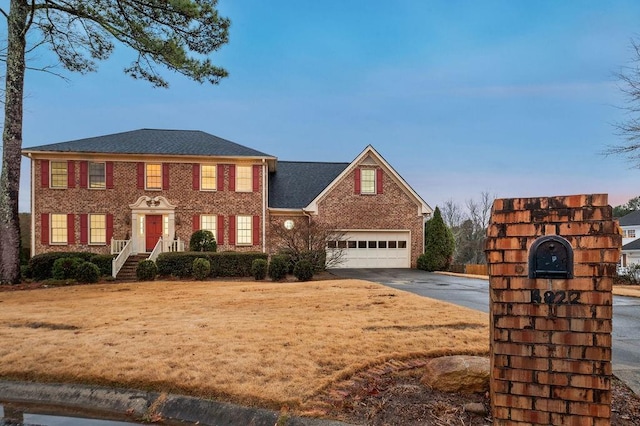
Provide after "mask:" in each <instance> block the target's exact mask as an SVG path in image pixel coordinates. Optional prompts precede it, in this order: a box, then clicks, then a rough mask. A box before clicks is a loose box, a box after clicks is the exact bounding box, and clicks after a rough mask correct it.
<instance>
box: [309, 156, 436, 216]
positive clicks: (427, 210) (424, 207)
mask: <svg viewBox="0 0 640 426" xmlns="http://www.w3.org/2000/svg"><path fill="white" fill-rule="evenodd" d="M367 155H372V156H374V157H376V158H377V160H378V161H379V162H380V164H381V165H382V166H383V167H384V168H385V169H386V170H387V171H388V172H389V173H390V174H391V176H392V177H393V178H394V179H395V180H396V181H397V182H399V183H400V185H401V186H402V188H403V189H404V190H405V192H406V193H408V194H409V195H410V196H412V197H413V198H414V199H415V200H416V201H417V202H418V204H419V207H418V215H423V216H430V215H431V214H433V209H432V208H431V206H429V204H427V203H426V202H425V201H424V200H423V199H422V197H420V195H418V193H417V192H416V191H414V189H413V188H412V187H411V185H409V184H408V183H407V182H406V181H405V180H404V179H403V178H402V176H400V175H399V174H398V172H396V171H395V169H394V168H393V167H391V165H390V164H389V163H388V162H387V160H385V159H384V157H383V156H382V155H380V153H378V151H376V150H375V148H374V147H373V146H371V145H368V146H367V147H366V148H365V149H364V151H362V152H361V153H360V155H358V156H357V157H356V158H355V159H354V160H353V161H352V162H351V163H350V164H349V165H348V166H347V167H346V168H345V169H344V170H343V171H342V173H340V174H339V175H338V177H336V178H335V179H334V180H333V182H331V183H330V184H329V185H328V186H327V187H326V188H325V189H324V190H323V191H322V192H321V193H320V194H318V196H317V197H316V198H314V199H313V200H312V201H311V203H309V205H308V206H307V207H305V208H304V210H305V211H308V212H313V213H317V212H318V203H319V202H320V200H322V198H324V196H325V195H327V193H329V192H330V191H331V190H332V189H333V188H334V187H335V186H336V185H337V184H338V182H340V181H341V180H342V179H344V178H345V177H346V176H347V175H348V174H349V173H351V171H352V170H353V169H355V168H356V167H357V165H358V163H359V162H360V161H361V160H362V159H364V158H365V157H366V156H367Z"/></svg>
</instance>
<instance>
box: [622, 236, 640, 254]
mask: <svg viewBox="0 0 640 426" xmlns="http://www.w3.org/2000/svg"><path fill="white" fill-rule="evenodd" d="M626 250H640V238H638V239H637V240H633V241H631V242H630V243H627V244H625V245H623V246H622V251H626Z"/></svg>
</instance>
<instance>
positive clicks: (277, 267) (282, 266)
mask: <svg viewBox="0 0 640 426" xmlns="http://www.w3.org/2000/svg"><path fill="white" fill-rule="evenodd" d="M288 269H289V262H288V259H287V257H286V256H280V255H275V256H271V262H269V277H271V281H282V280H284V279H285V278H286V277H287V272H288Z"/></svg>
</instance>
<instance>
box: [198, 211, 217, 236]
mask: <svg viewBox="0 0 640 426" xmlns="http://www.w3.org/2000/svg"><path fill="white" fill-rule="evenodd" d="M217 221H218V217H217V216H216V215H214V214H203V215H200V229H204V230H206V231H211V233H212V234H213V237H214V238H217V236H216V225H217Z"/></svg>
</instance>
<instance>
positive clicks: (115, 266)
mask: <svg viewBox="0 0 640 426" xmlns="http://www.w3.org/2000/svg"><path fill="white" fill-rule="evenodd" d="M118 241H120V240H118ZM113 242H114V240H111V250H112V251H111V253H113V246H114V244H113ZM132 247H133V244H131V240H126V243H125V244H124V246H123V247H122V248H121V249H120V251H119V253H120V254H118V256H117V257H116V258H114V259H113V260H112V261H111V276H112V277H113V278H115V277H116V276H117V275H118V272H120V269H122V266H123V265H124V264H125V262H126V261H127V259H128V258H129V256H131V248H132ZM113 254H115V253H113Z"/></svg>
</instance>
